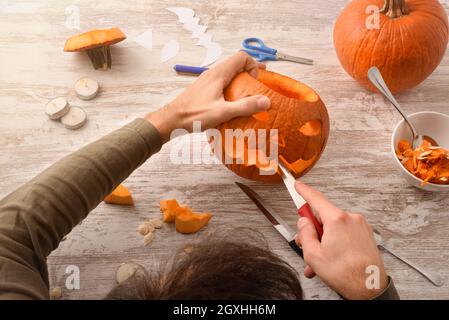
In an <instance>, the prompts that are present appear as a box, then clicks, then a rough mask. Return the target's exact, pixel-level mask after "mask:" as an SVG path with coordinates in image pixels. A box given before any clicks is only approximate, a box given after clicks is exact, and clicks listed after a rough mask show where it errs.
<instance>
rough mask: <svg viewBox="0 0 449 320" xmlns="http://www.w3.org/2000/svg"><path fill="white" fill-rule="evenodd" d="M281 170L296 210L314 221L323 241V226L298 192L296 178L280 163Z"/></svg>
mask: <svg viewBox="0 0 449 320" xmlns="http://www.w3.org/2000/svg"><path fill="white" fill-rule="evenodd" d="M279 168H280V169H281V172H282V181H284V184H285V186H286V187H287V190H288V193H290V196H291V197H292V199H293V202H294V203H295V205H296V208H297V209H298V215H300V216H301V217H304V218H309V219H310V220H312V222H313V224H314V226H315V229H316V231H317V233H318V237H319V239H320V240H321V237H322V236H323V226H322V225H321V223H320V222H319V221H318V219H317V218H316V217H315V214H314V213H313V211H312V208H311V207H310V205H309V204H308V203H307V202H306V200H304V198H303V197H302V196H301V195H300V194H299V193H298V192H296V189H295V178H294V177H293V176H292V174H291V173H290V171H288V170H287V168H286V167H285V166H284V164H283V163H281V162H279Z"/></svg>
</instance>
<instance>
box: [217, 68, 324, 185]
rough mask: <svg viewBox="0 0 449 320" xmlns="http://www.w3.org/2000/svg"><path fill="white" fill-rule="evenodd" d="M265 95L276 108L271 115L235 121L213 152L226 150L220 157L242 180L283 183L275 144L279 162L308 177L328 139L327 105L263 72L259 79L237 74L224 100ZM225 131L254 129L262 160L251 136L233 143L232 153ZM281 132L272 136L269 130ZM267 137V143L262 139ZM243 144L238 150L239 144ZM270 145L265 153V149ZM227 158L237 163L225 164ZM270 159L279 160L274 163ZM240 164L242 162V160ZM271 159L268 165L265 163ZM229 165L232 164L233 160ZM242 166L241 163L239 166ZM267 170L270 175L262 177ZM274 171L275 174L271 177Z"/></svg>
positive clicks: (306, 90) (228, 124)
mask: <svg viewBox="0 0 449 320" xmlns="http://www.w3.org/2000/svg"><path fill="white" fill-rule="evenodd" d="M258 94H261V95H265V96H267V97H268V98H269V99H270V100H271V107H270V108H269V109H268V111H266V112H262V113H257V114H254V115H253V116H251V117H240V118H235V119H232V120H230V121H228V122H226V123H223V124H222V125H220V126H219V127H218V128H217V129H219V131H220V134H221V143H220V144H217V141H213V142H211V144H212V148H213V149H215V150H216V148H219V147H221V158H222V160H223V162H224V163H225V165H226V166H227V167H228V168H229V169H231V170H232V171H233V172H235V173H236V174H238V175H239V176H241V177H244V178H248V179H253V180H259V181H265V182H279V181H281V177H280V176H279V174H278V173H279V169H278V166H277V160H278V157H276V155H270V154H269V150H270V148H271V144H272V143H276V144H277V145H278V155H279V160H280V161H282V162H283V163H284V164H285V165H286V166H287V167H288V169H289V170H290V171H291V172H292V173H293V174H294V175H295V176H296V177H299V176H301V175H303V174H304V173H305V172H307V171H308V170H309V169H310V168H311V167H312V166H313V165H314V164H315V163H316V162H317V161H318V159H319V157H320V155H321V153H322V152H323V150H324V147H325V145H326V142H327V138H328V136H329V116H328V113H327V109H326V107H325V105H324V103H323V102H322V101H321V99H320V97H319V96H318V95H317V94H316V93H315V91H314V90H313V89H311V88H310V87H308V86H307V85H305V84H303V83H301V82H299V81H296V80H294V79H291V78H289V77H286V76H283V75H280V74H277V73H274V72H270V71H266V70H259V72H258V77H257V79H256V78H254V77H252V76H250V75H249V74H248V73H246V72H242V73H240V74H239V75H237V76H236V77H235V78H234V80H233V81H232V82H231V83H230V85H229V86H228V87H227V88H226V89H225V99H226V100H227V101H235V100H238V99H241V98H244V97H247V96H251V95H258ZM226 129H233V130H235V129H241V130H242V131H243V132H245V131H246V130H247V129H254V130H252V131H253V132H254V134H255V135H256V137H257V138H256V140H257V147H259V148H258V149H257V150H258V151H256V152H255V153H253V154H256V156H257V157H251V152H249V149H250V148H252V146H251V144H250V143H249V140H248V139H247V138H248V136H246V137H245V136H244V135H243V136H241V137H240V138H239V137H238V136H236V137H235V139H233V140H231V148H229V144H228V148H227V142H226V132H225V130H226ZM260 129H264V131H265V132H266V136H265V138H264V137H263V136H260V137H258V136H257V135H258V134H259V130H260ZM271 129H277V130H278V131H277V135H276V136H273V135H272V134H270V133H269V130H271ZM263 138H264V141H261V139H263ZM239 139H244V141H243V143H242V144H241V146H244V147H243V149H241V150H238V149H237V147H238V146H239V144H238V143H237V141H238V140H239ZM262 145H265V146H266V150H265V151H263V150H260V149H261V148H260V147H261V146H262ZM226 155H227V156H228V157H230V158H232V159H233V163H228V164H227V163H226V162H225V157H226ZM267 158H271V159H273V160H276V161H269V160H268V159H267ZM237 160H239V161H237ZM265 160H267V161H265ZM228 162H229V161H228ZM239 162H240V163H239ZM264 170H266V173H268V174H261V172H263V171H264ZM270 171H271V174H270Z"/></svg>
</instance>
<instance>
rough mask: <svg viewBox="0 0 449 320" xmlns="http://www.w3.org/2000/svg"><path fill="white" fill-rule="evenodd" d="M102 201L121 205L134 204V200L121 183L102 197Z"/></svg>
mask: <svg viewBox="0 0 449 320" xmlns="http://www.w3.org/2000/svg"><path fill="white" fill-rule="evenodd" d="M104 202H106V203H109V204H118V205H122V206H132V205H134V200H133V197H132V195H131V193H130V192H129V190H128V189H127V188H126V187H125V186H124V185H122V184H119V185H118V186H117V188H115V189H114V190H113V191H112V192H111V194H109V195H108V196H106V198H104Z"/></svg>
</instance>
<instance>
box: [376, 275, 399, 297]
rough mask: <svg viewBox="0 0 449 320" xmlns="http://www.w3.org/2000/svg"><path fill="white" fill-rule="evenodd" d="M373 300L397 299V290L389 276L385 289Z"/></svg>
mask: <svg viewBox="0 0 449 320" xmlns="http://www.w3.org/2000/svg"><path fill="white" fill-rule="evenodd" d="M373 300H399V294H398V291H397V290H396V287H395V286H394V283H393V279H392V278H391V277H388V285H387V287H386V288H385V290H384V291H383V292H382V293H381V294H379V295H378V296H377V297H376V298H374V299H373Z"/></svg>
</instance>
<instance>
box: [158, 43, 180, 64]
mask: <svg viewBox="0 0 449 320" xmlns="http://www.w3.org/2000/svg"><path fill="white" fill-rule="evenodd" d="M178 52H179V42H178V41H177V40H170V41H168V42H167V43H166V44H165V45H164V47H163V48H162V51H161V62H165V61H168V60H170V59H171V58H174V57H176V55H177V54H178Z"/></svg>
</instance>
